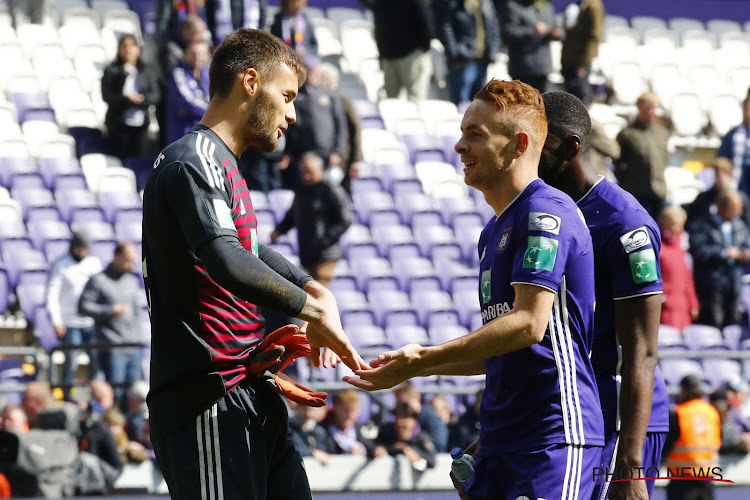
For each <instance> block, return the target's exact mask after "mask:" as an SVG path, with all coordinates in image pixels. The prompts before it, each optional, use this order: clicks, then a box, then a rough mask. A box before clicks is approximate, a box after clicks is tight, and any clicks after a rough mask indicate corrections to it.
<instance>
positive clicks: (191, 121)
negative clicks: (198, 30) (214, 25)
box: [167, 41, 209, 143]
mask: <svg viewBox="0 0 750 500" xmlns="http://www.w3.org/2000/svg"><path fill="white" fill-rule="evenodd" d="M208 58H209V55H208V44H206V42H203V41H199V42H190V43H189V44H188V45H187V47H185V59H184V60H183V61H182V62H181V63H180V64H178V65H177V66H175V67H174V68H173V69H172V71H171V73H170V75H169V82H168V83H167V142H169V143H172V142H174V141H176V140H177V139H179V138H180V137H182V136H183V135H185V134H187V133H188V132H190V129H191V128H193V127H194V126H195V124H196V123H198V122H199V121H200V119H201V118H203V113H205V112H206V109H208Z"/></svg>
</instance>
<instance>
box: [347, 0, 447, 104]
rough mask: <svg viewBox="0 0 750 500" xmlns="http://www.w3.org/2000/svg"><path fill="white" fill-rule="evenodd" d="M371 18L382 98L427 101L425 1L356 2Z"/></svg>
mask: <svg viewBox="0 0 750 500" xmlns="http://www.w3.org/2000/svg"><path fill="white" fill-rule="evenodd" d="M360 3H361V4H362V5H364V6H365V7H367V8H368V9H372V13H373V15H374V17H375V42H376V43H377V45H378V52H379V54H380V59H381V61H382V64H383V73H384V74H385V75H384V76H385V94H386V96H388V97H389V98H397V97H399V95H400V94H401V91H402V90H405V91H406V98H407V99H409V100H411V101H415V102H419V101H423V100H425V99H426V98H427V94H428V92H429V90H430V76H431V75H432V58H431V57H430V40H431V39H432V38H433V23H432V16H431V15H430V10H429V8H428V7H427V2H426V1H425V0H360Z"/></svg>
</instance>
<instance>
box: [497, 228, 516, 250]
mask: <svg viewBox="0 0 750 500" xmlns="http://www.w3.org/2000/svg"><path fill="white" fill-rule="evenodd" d="M512 229H513V226H508V227H506V228H504V229H503V235H502V236H501V237H500V242H499V243H498V244H497V253H501V252H502V251H504V250H505V249H506V248H508V240H510V232H511V230H512Z"/></svg>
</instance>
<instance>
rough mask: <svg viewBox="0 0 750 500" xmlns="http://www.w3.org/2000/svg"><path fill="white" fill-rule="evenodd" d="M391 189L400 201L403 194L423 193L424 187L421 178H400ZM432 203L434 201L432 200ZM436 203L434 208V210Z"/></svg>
mask: <svg viewBox="0 0 750 500" xmlns="http://www.w3.org/2000/svg"><path fill="white" fill-rule="evenodd" d="M391 191H392V192H393V196H394V197H395V199H396V200H397V201H400V198H401V197H403V196H412V195H418V196H419V195H423V194H424V189H422V182H421V181H420V180H419V179H416V178H415V179H400V180H397V181H395V182H394V183H393V186H392V187H391ZM431 203H432V201H431ZM434 208H435V207H434V205H433V207H432V209H433V210H434Z"/></svg>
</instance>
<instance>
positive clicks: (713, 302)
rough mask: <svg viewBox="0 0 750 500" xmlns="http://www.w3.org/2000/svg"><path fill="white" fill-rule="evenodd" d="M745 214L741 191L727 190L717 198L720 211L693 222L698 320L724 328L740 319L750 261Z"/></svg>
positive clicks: (691, 243) (691, 242) (691, 244)
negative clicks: (745, 268)
mask: <svg viewBox="0 0 750 500" xmlns="http://www.w3.org/2000/svg"><path fill="white" fill-rule="evenodd" d="M741 214H742V198H741V197H740V195H739V194H738V193H737V192H736V191H724V192H723V193H721V194H720V195H719V198H718V200H717V202H716V213H714V214H709V215H707V216H704V217H702V218H699V219H697V220H696V221H695V222H694V223H693V224H692V225H691V231H690V253H691V255H692V256H693V263H694V264H693V273H694V276H695V290H696V292H697V293H698V302H699V303H700V315H699V316H698V321H697V322H698V323H701V324H705V325H713V326H715V327H717V328H723V327H725V326H727V325H736V324H739V322H740V319H741V314H740V308H739V297H740V287H741V283H742V267H743V265H744V264H745V263H747V262H749V261H750V248H749V247H748V236H750V235H749V233H748V228H747V226H746V225H745V223H744V222H742V219H741V218H740V215H741Z"/></svg>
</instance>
